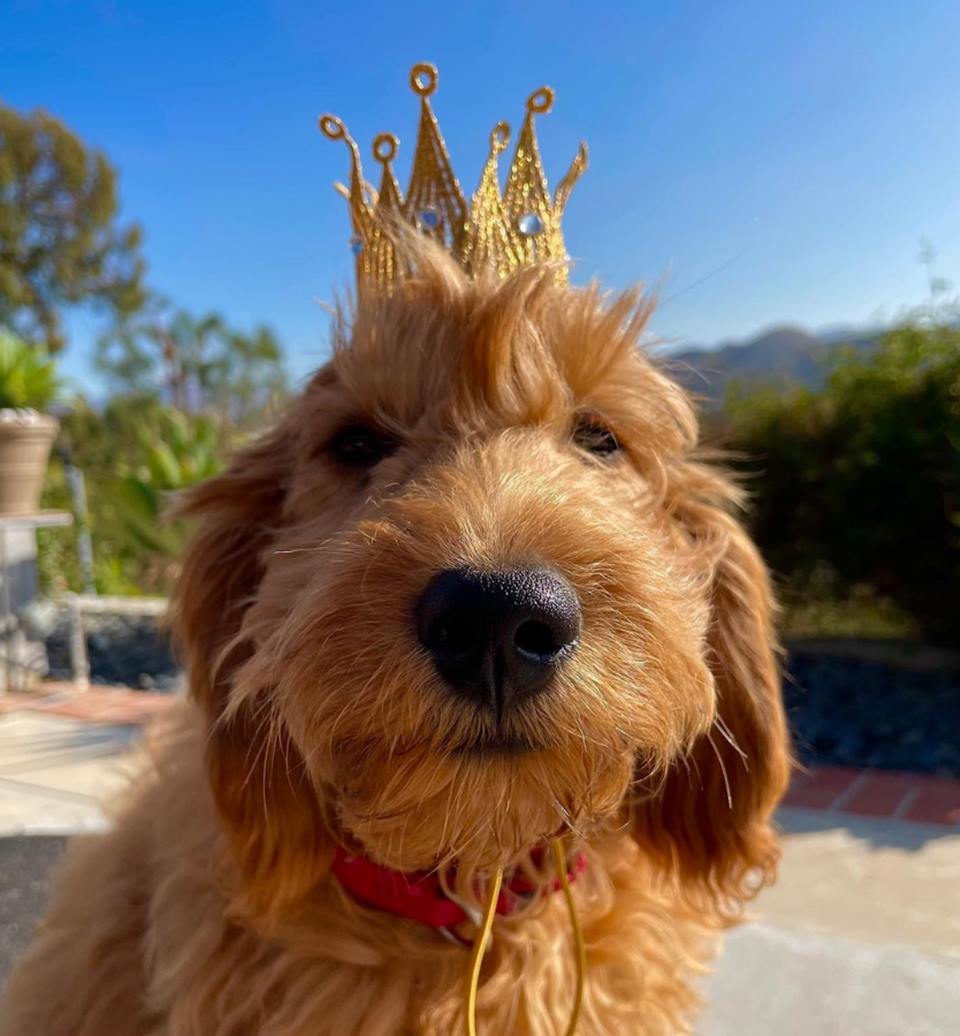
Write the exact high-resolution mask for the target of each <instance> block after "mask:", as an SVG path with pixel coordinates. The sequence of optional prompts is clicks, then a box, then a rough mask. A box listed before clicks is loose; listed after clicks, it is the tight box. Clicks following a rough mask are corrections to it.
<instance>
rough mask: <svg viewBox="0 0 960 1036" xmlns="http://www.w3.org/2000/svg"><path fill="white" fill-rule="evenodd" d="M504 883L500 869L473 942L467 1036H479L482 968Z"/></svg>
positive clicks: (468, 991) (468, 995)
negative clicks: (478, 999) (478, 1009)
mask: <svg viewBox="0 0 960 1036" xmlns="http://www.w3.org/2000/svg"><path fill="white" fill-rule="evenodd" d="M502 882H503V868H502V867H498V868H497V869H496V870H495V871H494V872H493V880H492V881H491V882H490V892H489V894H488V895H487V905H486V906H485V907H484V910H483V921H482V922H481V924H480V931H479V932H478V933H477V937H476V938H475V939H474V941H473V949H472V950H471V951H470V982H469V985H468V986H467V1036H477V990H478V989H479V988H480V967H481V965H482V964H483V955H484V953H485V952H486V949H487V940H488V939H489V938H490V929H491V928H493V919H494V917H495V915H496V913H497V900H498V899H499V898H500V885H501V884H502Z"/></svg>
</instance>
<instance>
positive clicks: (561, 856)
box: [553, 838, 587, 1036]
mask: <svg viewBox="0 0 960 1036" xmlns="http://www.w3.org/2000/svg"><path fill="white" fill-rule="evenodd" d="M553 858H554V859H555V860H556V861H557V874H558V875H559V876H560V888H561V889H563V898H564V899H565V900H566V901H567V913H568V914H569V915H570V926H571V927H572V928H573V948H574V950H575V951H576V957H575V960H576V964H577V985H576V988H575V989H574V993H573V1011H572V1012H571V1013H570V1024H569V1025H568V1026H567V1031H566V1036H573V1034H574V1033H575V1032H576V1031H577V1022H579V1021H580V1008H581V1007H582V1006H583V982H584V976H585V975H586V971H587V944H586V943H585V942H584V941H583V929H582V928H581V927H580V918H579V917H577V907H576V904H575V903H574V902H573V893H572V892H571V891H570V878H569V876H568V875H567V854H566V853H565V852H564V850H563V842H561V841H560V839H559V838H554V840H553Z"/></svg>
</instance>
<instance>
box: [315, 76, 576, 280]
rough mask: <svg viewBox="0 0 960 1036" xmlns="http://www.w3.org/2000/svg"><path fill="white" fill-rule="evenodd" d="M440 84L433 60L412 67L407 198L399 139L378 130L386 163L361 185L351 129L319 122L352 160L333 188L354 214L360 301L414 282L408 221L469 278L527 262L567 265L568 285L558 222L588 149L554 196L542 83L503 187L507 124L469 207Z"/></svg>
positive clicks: (495, 137)
mask: <svg viewBox="0 0 960 1036" xmlns="http://www.w3.org/2000/svg"><path fill="white" fill-rule="evenodd" d="M438 82H439V75H438V72H437V69H436V67H435V66H434V65H431V64H429V63H428V62H422V63H420V64H417V65H414V67H413V69H412V70H411V72H410V86H411V88H412V89H413V92H414V93H415V94H416V95H417V97H418V98H419V101H420V122H419V126H418V129H417V137H416V141H415V144H414V153H413V165H412V169H411V174H410V182H409V184H408V185H407V190H406V193H404V192H402V191H401V189H400V185H399V184H398V183H397V178H396V175H395V174H394V171H393V164H392V163H393V159H394V158H395V156H396V154H397V149H398V146H399V140H398V138H397V137H395V136H394V135H393V134H392V133H381V134H380V135H379V136H378V137H377V138H376V139H375V141H374V145H373V156H374V158H375V159H376V161H377V162H379V163H380V164H381V165H382V167H383V170H382V174H381V179H380V187H379V190H374V188H373V187H371V186H370V185H369V184H368V183H367V181H366V180H365V179H364V176H363V169H362V167H361V163H360V151H359V149H358V147H357V144H356V142H355V141H354V139H353V138H352V137H351V136H350V134H349V132H348V131H347V128H346V126H345V125H344V124H343V122H342V121H341V120H340V119H338V118H337V117H336V116H334V115H322V116H321V117H320V120H319V125H320V130H321V132H322V133H323V135H324V136H325V137H327V139H328V140H335V141H341V142H342V143H343V144H344V145H345V146H346V148H347V151H348V154H349V158H350V178H349V185H347V186H344V185H343V184H337V185H336V187H337V190H338V192H339V193H340V194H341V195H343V197H344V198H346V200H347V206H348V209H349V213H350V222H351V225H352V231H353V236H352V237H351V238H350V251H351V252H352V253H353V256H354V260H355V265H356V275H357V292H358V294H359V295H360V297H361V298H363V297H364V296H365V295H366V294H367V293H368V292H379V293H382V294H386V295H389V294H390V293H391V292H392V291H393V289H394V287H395V286H396V285H397V284H398V283H399V282H400V281H402V280H403V279H405V278H406V277H408V276H410V274H411V272H412V271H411V268H410V266H409V264H408V263H406V262H405V261H404V260H403V258H402V255H401V252H402V246H401V244H400V241H399V240H398V237H397V231H398V230H399V229H402V225H403V224H406V225H407V226H410V227H413V228H414V229H418V230H420V231H421V233H423V234H424V235H425V236H427V237H429V238H431V239H432V240H433V241H435V242H436V243H437V244H438V245H440V246H441V247H443V248H445V249H446V250H447V251H449V252H450V254H451V255H452V256H453V258H454V259H455V260H456V262H457V263H459V265H460V266H461V267H462V269H463V270H464V272H465V273H466V274H467V275H468V276H471V277H473V276H477V275H480V274H486V273H489V272H492V273H493V274H495V275H496V276H498V277H506V276H508V275H509V274H511V273H512V272H513V271H514V270H517V269H519V268H520V267H522V266H527V265H531V264H535V263H541V262H544V261H550V260H554V261H556V260H560V263H559V265H558V268H557V273H556V277H557V280H558V281H560V282H561V283H566V280H567V276H568V274H567V268H566V265H565V262H564V261H565V260H567V259H568V256H567V250H566V246H565V244H564V241H563V231H562V229H561V219H562V216H563V211H564V209H565V208H566V204H567V201H568V199H569V197H570V192H571V191H572V190H573V186H574V184H575V183H576V182H577V180H579V178H580V176H581V175H582V174H583V172H584V170H585V169H586V167H587V148H586V145H585V144H583V143H581V144H580V147H579V149H578V151H577V154H576V155H575V156H574V159H573V161H572V162H571V163H570V167H569V168H568V169H567V172H566V173H565V174H564V176H563V178H562V179H561V181H560V183H559V184H558V185H557V188H556V191H555V192H554V194H553V195H551V194H550V191H549V189H548V187H547V178H546V174H545V173H544V170H543V164H542V162H541V159H540V149H539V146H538V143H537V134H536V128H535V126H534V122H535V120H536V118H537V117H538V116H544V115H546V114H548V113H549V111H550V109H551V108H552V107H553V101H554V93H553V90H551V89H550V87H548V86H542V87H540V89H539V90H535V91H534V92H533V93H532V94H531V95H530V96H529V97H528V98H527V102H526V111H525V114H524V118H523V124H522V127H521V130H520V133H519V135H518V136H517V137H516V143H515V145H514V154H513V160H512V162H511V163H510V169H509V170H508V172H507V177H506V184H505V186H504V188H503V190H502V191H501V188H500V179H499V176H498V172H497V159H498V156H499V155H500V153H501V152H503V151H505V150H506V148H507V147H508V146H509V144H510V141H511V134H510V127H509V126H508V125H507V123H505V122H498V123H497V124H496V126H494V128H493V132H492V133H491V135H490V146H489V152H488V156H487V161H486V163H485V164H484V167H483V172H482V174H481V176H480V182H479V184H478V186H477V190H476V192H475V193H474V195H473V197H472V199H471V201H470V203H469V204H468V203H467V199H466V197H465V196H464V193H463V191H462V189H461V187H460V183H459V181H458V180H457V177H456V175H455V174H454V172H453V166H452V164H451V162H450V155H449V153H448V152H447V146H446V143H445V141H444V139H443V136H442V134H441V133H440V126H439V123H438V122H437V117H436V115H435V114H434V111H433V105H432V103H431V102H432V99H433V97H434V95H435V94H436V91H437V85H438ZM395 228H396V229H395Z"/></svg>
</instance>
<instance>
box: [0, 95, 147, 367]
mask: <svg viewBox="0 0 960 1036" xmlns="http://www.w3.org/2000/svg"><path fill="white" fill-rule="evenodd" d="M117 208H118V203H117V194H116V173H115V172H114V170H113V169H112V167H111V166H110V163H109V162H108V161H107V159H106V157H105V156H104V155H103V154H101V153H100V152H98V151H94V150H91V149H89V148H87V147H86V146H85V145H84V144H83V143H82V142H81V141H80V140H79V138H77V137H76V136H75V135H74V134H73V133H71V132H70V130H68V129H67V128H66V126H64V125H63V123H62V122H60V121H59V120H58V119H55V118H54V117H53V116H51V115H49V114H47V113H46V112H43V111H35V112H32V113H30V114H28V115H22V114H20V113H18V112H16V111H14V110H13V109H11V108H7V107H4V106H3V105H0V325H3V326H6V327H7V328H9V329H10V330H11V331H13V332H14V333H16V334H18V335H19V336H20V337H22V338H24V339H25V340H27V341H35V342H40V343H41V344H42V345H44V346H45V347H46V348H47V350H48V351H49V352H51V353H55V352H57V351H59V350H60V349H62V348H63V345H64V336H63V329H62V324H61V315H62V311H63V310H64V309H65V308H67V307H69V306H72V305H77V304H83V303H89V304H93V305H97V306H100V307H104V308H106V309H107V310H109V311H111V312H113V313H114V314H121V315H122V314H128V313H131V312H133V311H135V310H136V309H137V308H138V307H139V306H140V305H141V303H142V301H143V294H142V289H141V277H142V273H143V262H142V260H141V258H140V254H139V245H140V230H139V228H138V227H136V226H127V227H121V226H119V225H118V222H117Z"/></svg>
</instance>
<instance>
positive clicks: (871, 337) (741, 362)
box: [660, 326, 877, 408]
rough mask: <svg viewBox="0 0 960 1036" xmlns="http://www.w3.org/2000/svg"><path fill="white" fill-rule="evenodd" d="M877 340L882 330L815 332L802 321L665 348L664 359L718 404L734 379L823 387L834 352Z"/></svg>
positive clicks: (780, 386) (689, 384)
mask: <svg viewBox="0 0 960 1036" xmlns="http://www.w3.org/2000/svg"><path fill="white" fill-rule="evenodd" d="M876 342H877V332H864V331H847V330H837V329H834V330H831V331H827V332H825V333H823V334H820V335H815V334H811V333H810V332H809V331H805V330H804V329H803V328H800V327H791V326H783V327H773V328H770V329H769V330H767V331H764V332H762V333H761V334H760V335H758V336H757V337H756V338H752V339H749V340H748V341H746V342H722V343H721V344H720V345H717V346H715V347H713V348H707V347H703V346H695V347H691V348H686V349H682V350H680V351H677V352H670V353H663V354H661V356H660V360H661V362H662V363H663V365H664V367H665V368H666V369H667V370H668V371H669V373H670V374H671V376H672V377H673V378H674V379H675V380H677V381H679V382H680V384H681V385H683V386H684V387H685V388H687V389H689V390H690V391H691V392H692V393H693V394H694V395H696V396H699V397H700V398H701V399H702V400H703V403H704V405H705V406H707V407H708V408H715V407H718V406H720V405H722V403H723V400H724V396H725V394H726V390H727V386H728V385H729V384H730V383H731V382H733V381H736V382H739V383H741V384H743V385H750V384H754V385H763V386H765V387H766V386H770V387H773V388H777V389H781V390H782V389H787V388H789V387H791V386H793V385H807V386H809V387H810V388H818V387H819V386H820V385H822V384H823V381H824V378H825V376H826V370H827V362H828V360H829V357H830V354H831V353H832V352H834V351H835V350H836V349H838V348H839V347H841V346H847V345H848V346H852V347H853V348H855V349H864V350H868V349H872V348H874V347H875V345H876Z"/></svg>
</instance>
